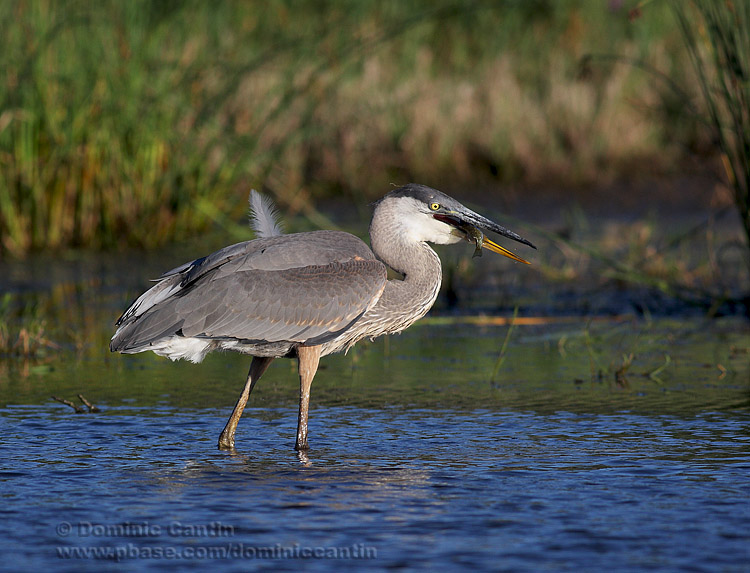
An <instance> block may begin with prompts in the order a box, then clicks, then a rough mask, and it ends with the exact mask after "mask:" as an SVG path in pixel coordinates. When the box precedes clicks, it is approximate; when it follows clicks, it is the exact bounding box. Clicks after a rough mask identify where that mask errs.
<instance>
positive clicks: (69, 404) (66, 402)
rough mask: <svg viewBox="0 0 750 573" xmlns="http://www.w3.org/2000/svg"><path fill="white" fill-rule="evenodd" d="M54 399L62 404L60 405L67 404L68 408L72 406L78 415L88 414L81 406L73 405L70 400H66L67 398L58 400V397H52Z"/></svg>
mask: <svg viewBox="0 0 750 573" xmlns="http://www.w3.org/2000/svg"><path fill="white" fill-rule="evenodd" d="M52 399H53V400H57V401H58V402H60V404H65V405H66V406H70V407H71V408H73V409H74V410H75V411H76V414H84V413H85V412H86V410H84V409H83V408H81V407H80V406H77V405H75V404H73V402H71V401H70V400H66V399H65V398H58V397H57V396H52Z"/></svg>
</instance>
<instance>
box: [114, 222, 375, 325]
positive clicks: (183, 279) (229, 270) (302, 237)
mask: <svg viewBox="0 0 750 573" xmlns="http://www.w3.org/2000/svg"><path fill="white" fill-rule="evenodd" d="M356 258H361V259H372V260H374V259H375V255H373V254H372V251H370V249H369V247H368V246H367V245H366V244H365V243H364V242H363V241H362V240H361V239H359V238H357V237H355V236H354V235H350V234H349V233H343V232H341V231H312V232H309V233H296V234H292V235H281V236H275V237H269V238H265V239H256V240H254V241H245V242H243V243H237V244H235V245H230V246H228V247H224V248H223V249H220V250H218V251H216V252H214V253H212V254H210V255H208V256H206V257H201V258H200V259H195V260H194V261H190V262H189V263H185V264H183V265H180V266H179V267H175V268H174V269H172V270H170V271H167V272H166V273H164V274H163V275H162V276H161V277H159V279H157V284H156V285H154V286H153V287H152V288H150V289H149V290H147V291H146V292H144V293H143V294H142V295H141V296H139V297H138V298H137V299H136V300H135V301H133V303H132V304H131V305H130V307H128V309H127V310H126V311H125V312H124V313H123V314H122V316H121V317H120V318H119V319H118V320H117V326H121V325H124V324H127V323H128V322H132V321H134V320H136V319H138V318H139V317H140V316H141V315H143V314H145V313H146V312H148V311H150V310H151V309H152V308H153V307H157V306H159V305H162V304H164V303H165V302H166V301H168V300H170V299H171V298H172V297H177V296H182V295H183V294H184V292H185V291H186V290H187V289H191V288H194V287H195V286H196V285H197V284H198V283H199V281H200V280H201V278H202V277H204V276H206V275H209V274H211V275H213V277H214V280H216V279H217V278H220V277H224V276H230V275H232V274H234V273H237V272H242V271H273V270H285V269H294V268H300V267H305V266H309V265H327V264H329V263H332V262H335V261H340V262H345V261H347V260H352V259H356Z"/></svg>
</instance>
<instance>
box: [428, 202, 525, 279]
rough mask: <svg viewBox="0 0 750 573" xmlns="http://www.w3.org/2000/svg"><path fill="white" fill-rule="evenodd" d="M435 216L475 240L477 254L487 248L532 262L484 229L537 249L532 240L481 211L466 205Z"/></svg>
mask: <svg viewBox="0 0 750 573" xmlns="http://www.w3.org/2000/svg"><path fill="white" fill-rule="evenodd" d="M433 216H434V217H435V218H436V219H438V220H440V221H443V222H444V223H447V224H449V225H452V226H453V227H455V228H456V229H457V230H458V231H460V232H462V233H463V234H464V238H465V239H466V240H467V241H469V242H470V243H471V242H473V243H474V244H475V245H476V247H477V250H476V252H475V253H474V255H475V256H477V255H481V252H482V248H485V249H488V250H490V251H492V252H493V253H498V254H500V255H503V256H505V257H508V258H509V259H513V260H514V261H518V262H519V263H524V264H527V265H528V264H531V263H529V261H527V260H525V259H522V258H521V257H519V256H518V255H516V254H514V253H512V252H511V251H509V250H508V249H506V248H505V247H501V246H500V245H498V244H497V243H495V242H493V241H491V240H489V239H488V238H487V237H485V236H484V233H483V232H482V231H492V232H493V233H497V234H498V235H502V236H503V237H508V238H509V239H513V240H514V241H518V242H519V243H523V244H524V245H528V246H529V247H531V248H533V249H536V247H535V246H534V244H533V243H532V242H531V241H528V240H527V239H524V238H523V237H521V236H520V235H519V234H517V233H514V232H513V231H511V230H510V229H506V228H505V227H503V226H501V225H498V224H497V223H495V222H494V221H490V220H489V219H487V218H486V217H483V216H482V215H480V214H479V213H475V212H474V211H472V210H471V209H467V208H466V207H464V208H463V209H460V210H456V211H452V212H451V213H450V214H449V215H443V214H435V215H433Z"/></svg>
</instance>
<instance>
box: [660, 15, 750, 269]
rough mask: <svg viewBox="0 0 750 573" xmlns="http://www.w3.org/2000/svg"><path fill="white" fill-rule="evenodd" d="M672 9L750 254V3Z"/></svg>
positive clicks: (704, 118) (749, 265)
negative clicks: (697, 84) (697, 82)
mask: <svg viewBox="0 0 750 573" xmlns="http://www.w3.org/2000/svg"><path fill="white" fill-rule="evenodd" d="M671 7H672V9H673V11H674V14H675V16H676V19H677V22H678V23H679V26H680V31H681V32H682V37H683V39H684V41H685V46H686V47H687V51H688V54H689V55H690V61H691V63H692V66H693V69H694V70H695V73H696V75H697V76H698V80H699V86H700V90H701V92H700V93H701V96H702V100H703V104H704V106H705V110H706V111H705V114H704V115H703V116H702V119H703V120H704V121H705V123H706V124H707V125H708V126H709V128H710V129H711V131H712V133H713V137H714V139H715V141H716V143H717V145H718V147H719V149H720V150H721V154H722V161H723V165H724V168H725V170H726V175H727V180H728V183H729V186H730V187H731V188H732V189H733V191H734V202H735V205H736V207H737V211H738V214H739V216H740V219H741V221H742V225H743V227H744V230H745V236H746V239H747V247H748V249H750V0H691V1H690V2H684V1H672V2H671ZM747 264H748V267H749V268H750V256H748V258H747Z"/></svg>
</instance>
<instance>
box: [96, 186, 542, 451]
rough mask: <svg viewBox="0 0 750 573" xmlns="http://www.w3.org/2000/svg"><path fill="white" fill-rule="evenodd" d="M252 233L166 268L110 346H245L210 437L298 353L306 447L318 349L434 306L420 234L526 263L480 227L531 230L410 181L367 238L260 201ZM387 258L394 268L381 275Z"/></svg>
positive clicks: (192, 354)
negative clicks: (300, 226)
mask: <svg viewBox="0 0 750 573" xmlns="http://www.w3.org/2000/svg"><path fill="white" fill-rule="evenodd" d="M255 219H256V230H258V229H260V234H261V237H260V238H257V239H255V240H252V241H247V242H244V243H238V244H236V245H232V246H229V247H225V248H223V249H221V250H219V251H216V252H215V253H213V254H211V255H208V256H207V257H203V258H200V259H196V260H194V261H192V262H189V263H186V264H184V265H181V266H179V267H177V268H175V269H172V270H171V271H168V272H166V273H164V274H163V275H162V276H161V278H160V279H159V280H158V282H157V283H156V285H155V286H153V287H152V288H151V289H149V290H147V291H146V292H145V293H143V294H142V295H141V296H140V297H138V298H137V299H136V300H135V302H134V303H133V304H132V305H131V306H130V308H128V309H127V310H126V311H125V313H124V314H123V315H122V316H121V317H120V319H119V320H118V321H117V326H118V328H117V332H116V333H115V335H114V336H113V337H112V342H111V344H110V349H111V350H112V351H113V352H114V351H119V352H123V353H135V352H143V351H146V350H152V351H154V352H155V353H156V354H158V355H160V356H167V357H168V358H171V359H172V360H177V359H179V358H185V359H187V360H190V361H192V362H200V361H201V360H203V358H204V356H205V355H206V354H207V353H208V352H210V351H212V350H234V351H237V352H242V353H245V354H250V355H252V356H253V360H252V363H251V365H250V371H249V373H248V375H247V381H246V383H245V387H244V389H243V390H242V394H241V395H240V398H239V400H238V401H237V405H236V406H235V407H234V410H233V412H232V415H231V416H230V417H229V421H228V422H227V424H226V427H225V428H224V430H223V431H222V433H221V435H220V436H219V448H220V449H233V448H234V435H235V431H236V429H237V423H238V422H239V419H240V416H242V411H243V410H244V408H245V405H246V404H247V400H248V397H249V396H250V392H251V391H252V389H253V387H254V386H255V384H256V382H257V381H258V379H259V378H260V377H261V376H262V375H263V373H264V372H265V371H266V369H267V368H268V366H269V364H271V362H272V361H273V359H274V358H281V357H286V358H294V357H296V358H297V360H298V366H299V378H300V398H299V417H298V420H297V441H296V444H295V449H296V450H306V449H307V412H308V406H309V403H310V385H311V384H312V380H313V377H314V376H315V372H316V371H317V369H318V361H319V359H320V357H321V356H325V355H327V354H332V353H334V352H340V351H342V350H348V349H349V348H350V347H351V346H352V345H353V344H355V343H356V342H357V341H358V340H361V339H362V338H370V339H372V338H375V337H377V336H381V335H383V334H393V333H397V332H401V331H402V330H404V329H405V328H407V327H409V326H410V325H411V324H412V323H414V322H415V321H416V320H418V319H419V318H421V317H423V316H424V315H425V314H426V313H427V311H428V310H429V309H430V307H432V305H433V303H434V302H435V299H436V298H437V295H438V291H439V290H440V282H441V278H442V267H441V264H440V259H439V258H438V255H437V253H435V251H433V250H432V249H431V248H430V247H429V245H427V242H428V241H429V242H432V243H437V244H450V243H456V242H458V241H460V240H462V239H464V240H468V241H470V242H474V243H475V246H476V249H477V251H480V249H481V248H488V249H489V250H491V251H494V252H496V253H500V254H502V255H505V256H506V257H509V258H511V259H514V260H516V261H520V262H523V263H526V262H527V261H524V260H523V259H521V258H519V257H517V256H516V255H514V254H513V253H511V252H510V251H508V250H507V249H505V248H503V247H501V246H500V245H497V244H495V243H493V242H492V241H490V240H489V239H486V238H485V237H484V235H483V233H482V230H485V231H493V232H495V233H498V234H500V235H503V236H505V237H509V238H511V239H514V240H516V241H519V242H521V243H524V244H526V245H529V246H531V247H533V248H536V247H534V245H532V244H531V243H530V242H529V241H527V240H526V239H523V238H522V237H520V236H519V235H517V234H516V233H514V232H512V231H509V230H508V229H506V228H504V227H501V226H500V225H498V224H497V223H494V222H492V221H490V220H489V219H486V218H485V217H483V216H481V215H479V214H477V213H475V212H474V211H471V210H470V209H467V208H466V207H464V206H463V205H461V203H459V202H458V201H456V200H455V199H452V198H450V197H448V196H447V195H445V194H444V193H441V192H440V191H437V190H435V189H431V188H429V187H426V186H424V185H417V184H413V183H411V184H408V185H404V186H403V187H400V188H398V189H395V190H393V191H391V192H390V193H388V194H387V195H385V196H384V197H383V198H382V199H380V200H379V201H378V202H377V203H376V204H375V210H374V212H373V215H372V222H371V223H370V241H371V243H372V250H370V249H369V248H368V247H367V245H366V244H365V243H364V242H362V241H361V240H360V239H359V238H357V237H355V236H354V235H350V234H349V233H344V232H340V231H311V232H307V233H295V234H290V235H281V234H280V231H277V230H276V227H275V225H274V223H273V221H272V220H271V219H272V217H271V215H270V211H269V210H268V208H266V209H265V210H264V208H262V206H261V207H258V208H256V209H255ZM388 267H390V268H391V269H393V270H394V271H397V272H398V273H400V274H401V275H402V276H403V280H398V279H394V280H388V279H387V276H386V272H387V268H388Z"/></svg>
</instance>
